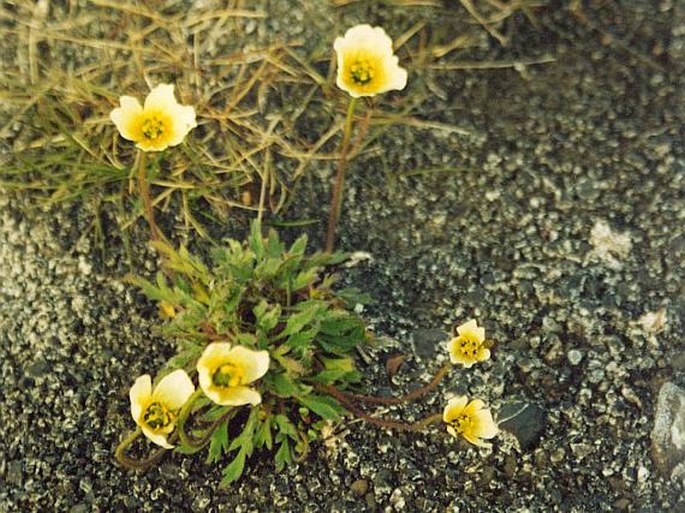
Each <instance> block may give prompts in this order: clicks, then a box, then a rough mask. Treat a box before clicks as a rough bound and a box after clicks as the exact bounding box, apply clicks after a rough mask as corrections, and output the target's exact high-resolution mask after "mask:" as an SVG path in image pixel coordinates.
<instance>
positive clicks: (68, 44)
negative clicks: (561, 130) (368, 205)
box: [0, 0, 539, 235]
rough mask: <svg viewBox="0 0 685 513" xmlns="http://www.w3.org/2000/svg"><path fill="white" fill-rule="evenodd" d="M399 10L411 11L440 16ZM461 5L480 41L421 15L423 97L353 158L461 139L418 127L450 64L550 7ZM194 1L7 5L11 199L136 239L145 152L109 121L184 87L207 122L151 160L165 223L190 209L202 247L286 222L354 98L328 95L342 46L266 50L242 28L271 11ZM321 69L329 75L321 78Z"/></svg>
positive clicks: (1, 82)
mask: <svg viewBox="0 0 685 513" xmlns="http://www.w3.org/2000/svg"><path fill="white" fill-rule="evenodd" d="M351 3H353V2H352V1H350V0H347V1H344V0H333V1H332V2H331V5H332V6H333V7H339V6H344V5H347V4H351ZM390 3H392V4H395V8H404V9H409V10H411V11H412V12H417V11H418V10H420V9H424V10H425V9H433V10H436V9H439V8H440V5H439V4H441V2H435V1H409V0H405V1H402V2H390ZM461 3H462V4H463V5H464V7H466V8H467V9H468V10H469V12H471V15H472V16H474V18H475V19H476V20H477V22H478V23H472V22H473V21H474V20H473V19H470V20H469V21H470V22H471V25H470V29H469V30H466V31H461V32H460V33H459V35H457V36H456V37H455V36H454V35H449V34H450V31H441V30H439V29H437V28H436V27H431V24H430V18H429V17H426V16H424V17H418V18H417V21H416V22H415V23H414V24H413V25H412V26H409V27H407V28H406V29H405V30H404V31H403V32H402V33H401V34H400V35H399V37H396V46H397V48H398V51H399V52H400V54H401V55H402V59H403V61H405V60H406V61H407V64H408V67H411V69H412V72H414V73H416V74H418V76H419V77H420V80H419V82H420V83H421V86H420V87H419V86H416V87H411V88H409V90H408V91H407V94H406V95H404V96H402V97H401V98H399V99H397V100H395V102H394V104H392V105H387V104H384V103H383V102H382V101H380V102H369V103H368V104H367V109H366V113H362V114H360V115H359V117H358V126H359V127H360V129H359V132H360V133H365V134H366V137H365V138H364V141H363V144H357V145H356V149H355V150H354V151H353V152H352V154H351V157H352V158H353V157H355V156H356V155H359V154H360V153H363V152H365V151H371V149H372V147H373V145H374V144H375V143H376V142H377V141H378V138H379V137H380V136H381V135H382V133H383V131H384V130H385V129H386V128H387V126H389V125H392V124H397V123H402V124H406V125H409V126H413V127H416V128H419V129H429V130H444V131H448V132H457V133H461V132H463V130H462V129H461V128H459V127H457V126H448V125H445V124H440V123H431V122H427V121H424V120H422V119H421V118H420V113H421V105H422V103H423V102H424V101H425V100H426V99H428V98H430V97H431V96H432V95H436V94H437V95H439V94H441V90H440V87H439V86H438V85H437V84H435V83H434V82H432V78H431V76H430V73H427V71H428V70H430V69H449V66H453V67H454V69H457V68H459V66H460V61H458V60H455V57H456V58H458V57H459V55H460V54H461V52H462V51H464V50H465V49H468V48H469V47H471V46H473V45H476V44H478V42H479V41H482V37H483V33H484V32H483V28H485V29H486V30H487V31H488V32H489V33H490V34H491V35H493V36H494V37H497V39H499V40H500V41H502V39H501V38H500V37H498V36H497V35H496V34H497V33H496V31H497V28H498V27H499V26H500V24H501V22H502V21H503V20H504V19H505V18H506V17H507V16H509V15H511V13H513V12H515V11H517V10H525V9H528V8H529V7H530V6H532V5H536V4H538V3H539V2H532V1H527V0H516V1H514V2H509V3H503V2H496V1H494V0H487V1H484V2H478V6H477V7H476V6H475V5H474V2H471V0H461ZM187 4H188V3H187V2H181V1H178V0H154V1H153V0H149V1H142V0H139V1H136V0H88V1H85V0H61V1H58V0H38V1H37V2H23V1H19V2H11V1H9V2H3V4H2V7H0V37H2V38H3V40H4V46H5V50H4V53H5V55H4V56H3V63H2V69H1V71H0V86H1V92H0V100H2V103H3V104H4V106H5V107H4V108H3V107H0V109H2V110H4V111H5V112H4V113H6V114H7V115H6V116H5V117H4V118H3V119H4V121H2V122H1V124H0V140H1V141H2V142H3V143H4V145H5V146H6V149H7V151H8V152H9V153H10V154H11V157H10V158H8V159H6V160H7V162H5V164H4V166H3V169H2V171H0V186H1V187H4V188H6V189H7V188H9V189H17V188H20V189H32V190H40V191H43V192H45V193H47V194H48V197H49V201H63V200H74V199H78V198H81V197H83V196H84V195H96V196H97V197H98V198H99V201H100V202H108V201H112V202H115V203H116V204H117V205H119V209H120V211H121V212H123V213H126V214H125V216H124V221H123V222H122V228H126V227H128V226H129V225H131V224H132V223H134V222H135V221H136V220H137V219H138V218H139V217H140V216H141V215H142V206H141V205H140V202H139V201H138V196H137V195H136V194H133V192H134V179H133V172H132V164H133V159H134V150H133V148H132V144H130V143H129V142H128V141H124V140H121V139H120V138H119V137H118V135H117V133H116V130H115V129H114V126H113V125H112V123H111V122H110V121H109V113H110V112H111V110H112V109H113V108H114V107H115V106H117V105H118V97H119V96H120V95H123V94H127V95H133V96H138V97H139V98H143V97H144V96H145V95H146V93H147V91H148V89H149V87H150V86H152V85H154V84H157V83H160V82H173V83H174V84H175V85H176V94H177V97H178V99H179V100H180V101H181V103H184V104H189V105H193V106H195V109H196V111H197V113H198V118H199V126H198V128H197V129H195V130H194V131H193V132H192V134H191V135H192V136H191V137H189V138H187V140H186V143H184V144H183V145H181V146H179V147H178V148H174V149H173V151H166V152H164V153H163V154H157V155H155V156H154V157H153V158H151V159H150V162H151V166H152V177H151V184H152V190H153V192H154V197H153V203H154V204H155V206H156V207H157V209H158V211H160V210H161V211H165V210H169V209H171V206H172V205H173V206H174V207H178V208H180V212H181V219H182V220H183V225H184V227H185V228H186V229H194V230H196V231H197V232H199V233H200V234H203V235H204V234H206V231H205V228H204V224H205V222H206V221H207V218H209V219H215V220H216V219H219V220H220V219H222V218H223V217H225V216H226V215H227V214H228V212H229V211H230V210H231V209H234V208H239V209H248V210H252V211H262V210H264V209H269V210H272V211H274V212H280V211H282V210H283V208H284V207H285V205H286V204H287V200H288V197H289V194H292V191H293V190H294V189H295V187H296V186H297V184H298V182H299V181H300V180H301V179H302V178H303V177H306V176H307V175H308V173H307V172H308V171H309V170H310V169H311V166H312V164H313V163H316V162H319V161H330V160H335V159H336V158H337V141H338V139H339V137H340V132H341V130H342V124H343V120H342V115H343V114H344V110H345V108H346V101H347V100H346V98H345V97H344V95H343V94H341V93H340V92H339V91H337V90H336V89H335V88H334V87H332V84H333V78H332V77H333V74H332V73H333V64H334V61H333V59H332V57H333V55H332V54H333V52H332V49H331V44H332V40H331V41H329V42H328V41H324V39H326V38H328V39H332V38H331V36H330V35H329V34H324V35H322V44H321V45H320V48H321V49H322V50H321V51H320V52H318V54H314V55H312V54H306V52H304V51H303V50H302V44H303V42H302V41H298V40H287V41H279V42H266V43H259V42H255V41H257V39H256V38H255V37H254V36H252V35H250V34H248V28H247V27H248V26H249V24H250V23H253V24H254V23H257V24H260V23H263V22H264V20H265V18H266V17H267V16H268V15H269V13H267V12H266V11H264V10H260V8H258V7H253V6H255V5H261V3H260V2H251V1H250V2H248V1H242V0H231V1H228V2H219V1H211V0H208V1H206V2H196V3H194V4H193V6H192V7H189V6H188V5H187ZM202 6H205V7H202ZM476 14H477V16H476ZM465 17H466V18H467V20H468V16H465ZM251 20H252V21H251ZM400 30H401V29H400ZM393 32H394V33H395V34H397V33H398V28H395V30H393ZM452 34H453V32H452ZM325 43H328V44H325ZM481 64H482V65H483V67H487V63H485V64H483V63H481ZM325 65H328V69H329V72H328V73H327V74H326V75H324V74H322V73H321V72H320V71H318V70H320V69H321V68H322V67H323V66H325ZM462 65H463V62H462ZM512 65H513V64H512ZM308 109H316V110H317V112H319V113H320V116H319V118H320V126H321V127H323V128H321V129H320V130H318V129H319V128H320V127H316V128H317V130H318V132H316V133H314V134H312V133H308V132H306V130H305V131H303V128H302V125H303V124H306V123H304V122H303V121H302V119H301V118H302V116H303V115H304V114H305V113H306V112H307V110H308ZM371 112H373V115H371ZM310 132H311V131H310ZM358 140H361V137H359V136H358ZM323 201H327V198H325V199H323ZM207 207H210V208H207Z"/></svg>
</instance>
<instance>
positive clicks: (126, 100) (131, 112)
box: [109, 96, 143, 141]
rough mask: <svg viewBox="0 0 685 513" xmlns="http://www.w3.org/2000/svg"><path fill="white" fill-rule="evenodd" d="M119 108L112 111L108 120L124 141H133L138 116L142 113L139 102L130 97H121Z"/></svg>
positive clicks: (135, 135)
mask: <svg viewBox="0 0 685 513" xmlns="http://www.w3.org/2000/svg"><path fill="white" fill-rule="evenodd" d="M119 104H120V105H121V106H120V107H117V108H116V109H114V110H113V111H112V112H111V113H110V115H109V118H110V119H111V120H112V123H114V124H115V125H116V127H117V130H119V133H120V134H121V136H122V137H123V138H124V139H128V140H129V141H135V140H136V138H137V137H138V134H137V130H136V127H137V121H138V116H140V114H141V113H142V112H143V107H141V106H140V102H139V101H138V100H137V99H136V98H133V97H132V96H122V97H121V98H119Z"/></svg>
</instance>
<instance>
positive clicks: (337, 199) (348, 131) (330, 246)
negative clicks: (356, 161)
mask: <svg viewBox="0 0 685 513" xmlns="http://www.w3.org/2000/svg"><path fill="white" fill-rule="evenodd" d="M356 103H357V99H356V98H352V99H351V100H350V106H349V107H348V108H347V117H346V118H345V129H344V131H343V140H342V146H341V147H340V159H338V170H337V173H336V175H335V184H334V185H333V195H332V198H331V210H330V212H329V213H328V232H327V233H326V252H327V253H333V250H334V249H335V229H336V227H337V225H338V217H339V216H340V205H341V204H342V193H343V186H344V185H345V167H346V165H347V153H348V152H349V149H350V137H351V135H352V120H353V118H354V107H355V105H356Z"/></svg>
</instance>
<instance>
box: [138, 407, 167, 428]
mask: <svg viewBox="0 0 685 513" xmlns="http://www.w3.org/2000/svg"><path fill="white" fill-rule="evenodd" d="M173 420H174V414H173V413H172V412H170V411H169V410H168V409H167V408H166V406H164V405H163V404H161V403H157V402H155V403H151V404H150V406H148V407H147V409H146V410H145V413H144V414H143V422H144V423H145V424H147V425H148V426H150V427H151V428H152V429H162V428H164V427H166V426H168V425H169V424H171V422H172V421H173Z"/></svg>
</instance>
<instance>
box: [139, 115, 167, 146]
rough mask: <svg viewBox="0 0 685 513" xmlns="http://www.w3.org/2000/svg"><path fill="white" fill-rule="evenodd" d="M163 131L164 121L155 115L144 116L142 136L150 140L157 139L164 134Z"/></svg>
mask: <svg viewBox="0 0 685 513" xmlns="http://www.w3.org/2000/svg"><path fill="white" fill-rule="evenodd" d="M164 131H165V126H164V121H162V120H161V119H159V118H158V117H157V116H150V117H147V118H145V120H144V121H143V127H142V132H143V137H145V138H146V139H148V140H150V141H154V140H156V139H159V138H160V137H161V136H162V135H164Z"/></svg>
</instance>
